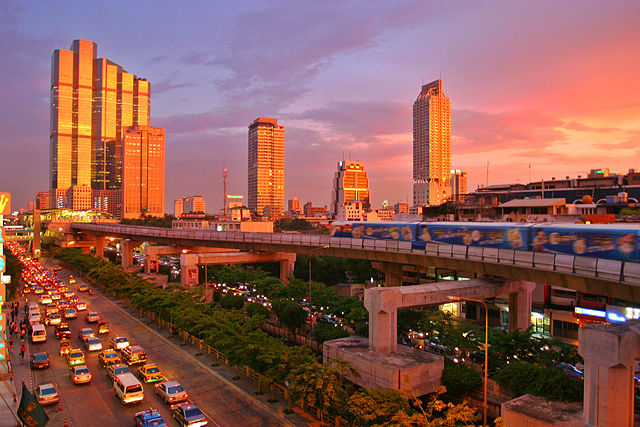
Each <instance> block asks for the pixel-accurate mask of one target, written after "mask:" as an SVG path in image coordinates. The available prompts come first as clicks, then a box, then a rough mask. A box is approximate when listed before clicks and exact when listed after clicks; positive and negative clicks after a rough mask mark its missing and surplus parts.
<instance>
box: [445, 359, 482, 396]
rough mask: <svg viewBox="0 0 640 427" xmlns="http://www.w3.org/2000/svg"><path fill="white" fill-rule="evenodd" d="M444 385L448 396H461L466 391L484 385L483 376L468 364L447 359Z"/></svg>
mask: <svg viewBox="0 0 640 427" xmlns="http://www.w3.org/2000/svg"><path fill="white" fill-rule="evenodd" d="M442 385H443V386H445V387H446V388H447V395H448V396H451V397H461V396H462V395H463V394H464V393H466V392H468V391H471V390H475V389H476V388H478V387H480V386H482V376H480V374H479V373H478V372H477V371H475V370H474V369H472V368H470V367H468V366H464V365H461V364H459V363H453V362H452V361H450V360H447V359H445V361H444V371H442Z"/></svg>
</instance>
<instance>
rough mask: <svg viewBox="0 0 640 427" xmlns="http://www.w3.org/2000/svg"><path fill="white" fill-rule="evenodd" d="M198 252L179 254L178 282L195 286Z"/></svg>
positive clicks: (196, 282)
mask: <svg viewBox="0 0 640 427" xmlns="http://www.w3.org/2000/svg"><path fill="white" fill-rule="evenodd" d="M198 260H199V256H198V254H191V253H186V254H180V284H182V285H184V286H196V285H197V284H198V281H199V277H198Z"/></svg>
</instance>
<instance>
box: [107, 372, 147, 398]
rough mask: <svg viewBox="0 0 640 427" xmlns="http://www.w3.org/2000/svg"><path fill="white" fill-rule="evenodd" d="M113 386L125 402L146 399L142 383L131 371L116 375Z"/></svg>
mask: <svg viewBox="0 0 640 427" xmlns="http://www.w3.org/2000/svg"><path fill="white" fill-rule="evenodd" d="M113 388H114V389H115V390H116V395H117V396H118V397H119V398H120V400H121V401H122V403H123V404H127V403H133V402H140V401H141V400H142V399H144V390H143V389H142V384H140V381H138V379H137V378H136V377H134V376H133V374H131V373H129V374H122V375H116V377H115V378H114V380H113Z"/></svg>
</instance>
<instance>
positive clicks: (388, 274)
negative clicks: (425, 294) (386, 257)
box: [371, 262, 404, 287]
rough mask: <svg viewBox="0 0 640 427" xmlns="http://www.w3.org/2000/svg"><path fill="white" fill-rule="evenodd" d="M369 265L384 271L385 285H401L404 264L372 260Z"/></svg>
mask: <svg viewBox="0 0 640 427" xmlns="http://www.w3.org/2000/svg"><path fill="white" fill-rule="evenodd" d="M371 266H372V267H373V268H375V269H376V270H378V271H382V272H383V273H384V285H385V286H390V287H393V286H402V279H403V277H404V265H403V264H397V263H395V262H372V263H371Z"/></svg>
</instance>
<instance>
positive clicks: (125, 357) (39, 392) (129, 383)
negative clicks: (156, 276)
mask: <svg viewBox="0 0 640 427" xmlns="http://www.w3.org/2000/svg"><path fill="white" fill-rule="evenodd" d="M12 252H13V253H14V254H15V253H17V252H18V251H16V248H12ZM21 255H22V256H20V254H19V253H18V258H19V259H20V261H21V262H22V263H23V264H24V265H25V267H27V269H26V270H24V271H23V275H22V279H23V281H24V282H25V287H24V290H26V293H30V292H33V293H34V294H35V293H40V294H41V297H40V303H41V304H42V305H43V307H44V310H45V313H46V318H45V324H44V325H42V323H41V322H40V307H39V306H38V304H36V303H33V302H30V303H27V306H26V308H25V312H26V314H27V316H28V317H29V318H30V319H31V318H32V320H33V323H32V324H31V328H34V327H35V329H37V330H42V331H43V332H44V334H43V339H41V338H40V336H39V335H38V338H36V340H34V339H33V338H34V336H33V335H32V342H44V341H46V329H44V326H45V325H50V326H53V327H54V328H55V335H56V338H57V339H59V340H60V356H64V357H65V358H66V361H67V364H68V366H69V377H70V380H71V382H72V383H73V384H74V385H75V384H86V383H90V382H91V380H92V374H91V372H90V371H89V368H88V367H87V365H86V356H85V352H84V351H83V349H81V348H75V347H74V346H73V344H72V342H71V334H72V332H71V330H70V328H69V324H68V323H66V322H62V319H61V317H62V316H60V317H58V316H56V315H55V314H58V315H59V314H60V313H59V310H60V307H61V306H62V307H64V306H65V303H66V304H69V302H68V301H65V300H64V299H62V295H65V298H70V297H73V296H75V293H73V292H72V291H69V290H68V287H66V286H64V285H62V283H61V281H60V280H59V279H57V277H56V278H54V277H53V276H52V275H51V274H50V272H49V271H47V270H46V269H45V268H43V267H41V266H40V265H39V264H38V263H37V262H36V261H35V260H32V259H31V258H30V257H29V256H28V255H27V254H26V251H23V253H22V254H21ZM58 270H59V268H58ZM25 273H26V274H25ZM54 273H55V271H54ZM71 282H74V283H75V282H76V281H75V279H73V277H72V276H71V280H70V284H73V283H71ZM41 284H42V285H43V286H40V285H41ZM60 287H63V288H67V289H66V290H65V291H63V292H59V290H60V289H59V288H60ZM39 288H41V289H42V292H40V289H39ZM27 289H28V290H27ZM24 290H23V291H24ZM36 290H37V292H36ZM86 290H88V288H86V285H85V284H83V283H80V284H78V291H80V292H84V291H86ZM55 293H57V294H58V295H59V296H60V297H59V298H58V297H56V298H55V302H54V297H53V295H52V294H55ZM67 295H68V296H67ZM47 297H49V298H50V300H49V298H47ZM77 305H78V303H77V302H76V307H77ZM67 307H68V306H67ZM69 308H71V307H68V308H63V309H64V310H67V309H69ZM82 310H87V306H86V303H85V305H84V307H83V308H82ZM74 311H76V313H75V316H73V314H71V313H70V315H69V316H67V315H66V314H67V313H66V311H65V315H64V317H65V319H71V318H74V317H77V310H74ZM52 315H53V316H52ZM36 317H37V319H36ZM85 320H86V321H87V322H88V323H98V334H107V333H110V330H109V327H108V325H107V324H106V323H105V322H102V320H101V318H100V316H99V314H98V313H96V312H93V311H87V313H86V315H85ZM78 336H79V338H80V340H81V341H82V343H83V346H84V350H86V352H87V354H90V353H92V352H98V361H99V363H100V364H101V365H102V367H104V368H105V370H106V373H107V375H108V376H109V377H110V379H111V380H112V382H113V388H114V390H115V392H116V395H117V396H118V397H119V398H120V400H121V401H122V403H123V404H128V403H134V402H141V401H142V400H143V399H144V389H143V387H142V384H141V383H140V381H142V382H144V383H154V393H155V394H156V395H157V396H158V397H159V398H160V399H161V400H162V401H163V402H164V403H165V404H168V405H170V406H169V409H170V412H171V415H172V417H173V418H174V419H175V421H176V422H177V423H178V424H179V425H181V426H191V427H198V426H204V425H206V424H207V422H208V420H207V418H206V416H205V415H204V414H203V413H202V411H201V410H200V409H199V408H198V407H197V405H195V404H194V403H193V402H192V401H190V400H189V394H188V393H187V392H186V391H185V390H184V389H183V387H182V385H181V384H180V383H179V382H177V381H170V380H167V379H166V378H164V375H163V374H162V372H161V370H160V368H159V367H158V365H157V364H155V363H153V362H151V361H149V360H148V357H147V354H146V352H145V351H144V349H143V348H142V347H141V346H138V345H134V344H131V343H129V341H128V339H127V338H125V337H122V336H113V337H112V338H111V339H110V340H109V344H108V345H109V347H108V348H104V349H103V346H102V341H101V340H100V338H98V337H97V336H96V333H95V331H94V330H93V329H92V328H88V327H85V328H81V329H80V330H79V331H78ZM133 365H141V366H139V367H138V368H137V369H133ZM49 366H50V360H49V355H48V354H47V353H46V352H36V353H34V354H33V355H32V356H31V358H30V367H31V368H32V369H46V368H49ZM130 368H131V369H130ZM131 370H133V371H134V372H131ZM134 374H135V375H134ZM138 380H140V381H138ZM35 396H36V398H37V399H38V401H39V402H40V403H41V404H43V405H47V404H54V403H57V402H58V401H59V397H60V396H59V392H58V389H57V387H56V385H54V384H52V383H45V384H40V385H38V386H37V387H36V389H35ZM134 423H135V425H137V426H165V425H167V424H166V422H165V421H164V419H163V418H162V415H161V414H160V412H159V411H157V410H155V409H153V408H149V409H148V410H144V411H140V412H138V413H136V414H135V416H134Z"/></svg>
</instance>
